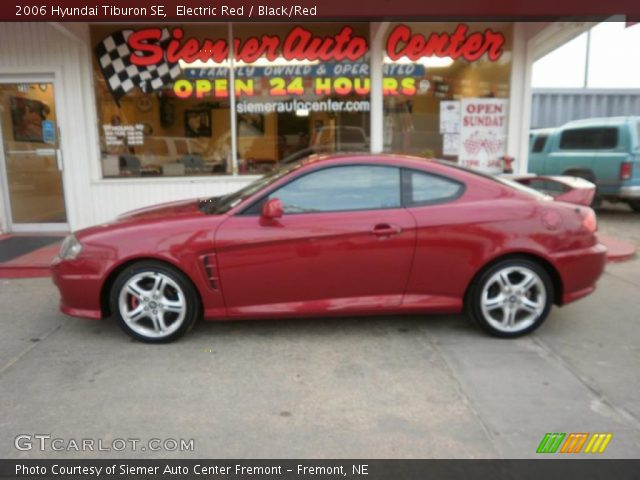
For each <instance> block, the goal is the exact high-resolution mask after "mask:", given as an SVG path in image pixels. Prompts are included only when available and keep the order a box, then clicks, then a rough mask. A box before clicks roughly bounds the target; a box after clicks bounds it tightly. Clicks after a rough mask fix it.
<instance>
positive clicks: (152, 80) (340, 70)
mask: <svg viewBox="0 0 640 480" xmlns="http://www.w3.org/2000/svg"><path fill="white" fill-rule="evenodd" d="M504 41H505V39H504V35H503V34H501V33H500V32H494V31H491V30H488V29H487V30H485V31H484V32H482V33H480V32H469V27H468V26H467V25H466V24H460V25H458V27H457V28H456V30H455V32H453V33H451V34H449V33H440V34H436V33H433V34H431V35H430V36H429V37H426V36H424V35H422V34H420V33H414V32H413V31H412V30H411V28H410V27H408V26H406V25H398V26H396V27H395V28H394V29H393V31H391V33H390V34H389V36H388V40H387V43H386V57H385V59H386V64H385V66H384V74H385V82H384V93H385V94H386V95H399V94H403V95H413V94H415V93H416V82H415V78H413V77H422V76H423V75H424V71H425V65H424V64H421V63H420V60H422V59H424V58H426V57H437V58H446V59H452V60H456V59H458V58H462V59H464V60H467V61H475V60H478V59H479V58H481V57H482V56H483V55H485V54H486V55H487V57H488V58H489V60H491V61H496V60H498V59H499V58H500V56H501V55H502V47H503V45H504ZM368 51H369V46H368V43H367V39H366V38H365V37H364V36H360V35H356V34H354V31H353V29H352V28H351V27H349V26H345V27H342V29H341V30H340V31H339V32H338V33H337V34H335V35H333V36H320V35H314V34H313V33H312V32H311V31H310V30H309V29H307V28H305V27H300V26H298V27H294V28H293V29H292V30H291V31H290V32H289V33H288V34H287V35H285V36H283V37H281V36H277V35H262V36H260V37H258V36H252V37H249V38H247V39H245V40H244V41H241V40H239V39H235V40H234V63H235V65H237V66H238V67H239V68H240V70H239V71H238V77H239V78H238V79H237V80H236V81H235V85H234V89H235V92H236V95H238V96H242V95H246V96H253V95H254V93H255V90H256V85H255V82H256V80H255V78H256V77H261V78H265V77H266V78H269V82H268V83H269V86H268V88H269V95H271V96H286V95H294V96H302V95H304V94H305V85H304V84H303V82H302V78H303V77H306V76H313V77H315V82H314V85H313V86H312V88H313V93H315V94H316V95H330V94H337V95H349V94H352V93H355V94H360V95H365V94H368V93H369V91H370V88H371V85H370V80H369V78H367V77H368V76H369V74H370V72H369V65H368V63H365V62H362V61H360V60H362V58H363V57H364V56H365V55H366V54H367V53H368ZM229 52H230V49H229V45H228V43H227V41H226V40H225V39H220V38H218V39H211V38H204V39H199V38H195V37H187V36H186V35H185V32H184V30H183V29H182V28H174V29H172V30H171V31H169V29H167V28H162V29H161V28H145V29H140V30H135V31H133V30H122V31H120V32H116V33H114V34H112V35H110V36H108V37H107V38H105V39H104V40H103V41H102V42H101V43H100V45H99V46H98V47H97V48H96V55H97V56H98V59H99V63H100V68H101V70H102V73H103V75H104V76H105V79H106V80H107V82H108V85H109V88H110V90H111V92H112V94H113V96H114V99H115V100H116V102H117V101H118V100H119V98H120V97H121V96H122V95H124V94H126V93H127V92H129V91H130V90H131V89H133V88H135V87H139V88H140V89H142V90H143V91H145V92H146V91H153V90H157V89H159V88H161V87H162V86H164V85H165V84H166V83H168V82H172V81H174V80H175V79H176V78H177V77H179V76H180V75H181V73H182V69H184V70H185V76H186V77H187V78H188V79H182V80H179V81H177V82H176V83H175V86H174V93H175V94H176V95H177V96H178V97H180V98H187V97H190V96H192V95H195V96H196V97H197V98H202V97H204V96H217V97H225V96H228V95H229V85H228V80H227V79H226V78H219V77H226V70H228V68H229ZM407 60H409V61H413V62H417V63H416V64H408V65H406V64H403V63H405V62H406V61H407ZM396 76H400V77H403V76H406V77H407V78H404V79H403V78H400V79H398V78H396ZM285 78H288V79H289V80H285ZM189 79H195V80H194V81H191V80H189Z"/></svg>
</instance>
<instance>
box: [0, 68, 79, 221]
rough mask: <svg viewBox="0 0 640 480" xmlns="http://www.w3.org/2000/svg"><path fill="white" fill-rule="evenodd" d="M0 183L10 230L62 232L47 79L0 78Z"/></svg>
mask: <svg viewBox="0 0 640 480" xmlns="http://www.w3.org/2000/svg"><path fill="white" fill-rule="evenodd" d="M0 128H1V130H2V147H1V148H0V177H1V178H0V180H1V181H2V185H1V186H2V190H3V194H4V204H5V208H6V210H7V211H6V218H7V219H8V222H7V223H8V225H9V229H10V230H13V231H25V230H31V231H37V230H66V229H67V213H66V210H65V203H64V191H63V186H62V156H61V152H60V139H59V138H58V132H59V130H58V123H57V118H56V108H55V101H54V86H53V82H52V81H51V79H49V81H44V82H42V83H40V82H38V83H35V82H28V83H3V82H2V79H0Z"/></svg>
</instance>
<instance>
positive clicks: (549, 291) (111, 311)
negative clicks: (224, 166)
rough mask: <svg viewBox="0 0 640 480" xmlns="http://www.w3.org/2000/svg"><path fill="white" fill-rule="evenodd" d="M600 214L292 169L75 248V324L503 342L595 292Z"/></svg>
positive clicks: (493, 193) (61, 266)
mask: <svg viewBox="0 0 640 480" xmlns="http://www.w3.org/2000/svg"><path fill="white" fill-rule="evenodd" d="M595 230H596V218H595V215H594V212H593V211H592V210H591V209H590V208H589V207H587V206H577V205H574V204H568V203H563V202H561V201H557V200H554V199H553V198H552V197H550V196H547V195H544V194H541V193H538V192H536V191H534V190H531V189H529V188H527V187H524V186H522V185H520V184H517V183H515V182H512V181H509V180H506V179H502V178H494V177H490V176H485V175H482V174H478V173H475V172H472V171H468V170H465V169H461V168H459V167H456V166H453V165H450V164H447V163H445V162H438V161H430V160H424V159H420V158H412V157H406V156H399V155H372V154H351V155H347V156H344V155H342V156H340V155H338V156H336V155H334V156H325V157H318V158H310V159H307V160H305V161H303V162H300V163H296V164H293V165H287V166H285V167H284V168H282V169H280V170H277V171H275V172H273V173H271V174H269V175H268V176H266V177H263V178H260V179H259V180H257V181H255V182H253V183H252V184H250V185H248V186H246V187H244V188H243V189H241V190H239V191H237V192H235V193H231V194H229V195H226V196H223V197H218V198H210V199H207V200H189V201H181V202H173V203H168V204H164V205H159V206H155V207H150V208H144V209H141V210H136V211H134V212H131V213H128V214H125V215H123V216H121V217H119V218H118V219H117V220H115V221H114V222H112V223H109V224H106V225H100V226H96V227H92V228H88V229H85V230H81V231H78V232H76V233H75V235H71V236H69V237H67V239H66V240H65V241H64V242H63V245H62V247H61V250H60V253H59V256H58V257H56V259H55V260H54V263H53V266H52V268H53V277H54V280H55V283H56V284H57V286H58V288H59V289H60V293H61V296H62V300H61V309H62V311H63V312H65V313H67V314H69V315H75V316H80V317H87V318H93V319H99V318H102V317H105V316H109V315H114V316H115V317H116V318H117V320H118V322H119V323H120V325H121V326H122V328H123V329H124V330H125V331H126V332H127V333H128V334H129V335H131V336H133V337H135V338H137V339H139V340H142V341H145V342H167V341H171V340H174V339H176V338H178V337H179V336H181V335H182V334H184V333H185V332H186V331H187V330H188V329H189V328H190V327H191V326H192V325H193V324H194V322H196V321H197V320H198V319H200V318H201V317H204V318H206V319H208V320H235V319H255V318H284V317H309V316H338V315H343V316H352V315H373V314H391V313H393V314H401V313H411V314H422V313H428V312H437V313H445V312H446V313H458V312H461V311H462V310H463V309H466V311H467V312H468V314H469V316H470V317H471V318H473V319H474V320H475V321H476V322H477V323H478V324H479V325H480V326H481V327H482V328H483V329H485V330H486V331H487V332H489V333H490V334H493V335H496V336H500V337H516V336H519V335H523V334H525V333H528V332H531V331H532V330H534V329H536V328H537V327H539V326H540V324H541V323H542V322H543V321H544V320H545V318H546V317H547V315H548V314H549V311H550V309H551V306H552V304H556V305H564V304H566V303H569V302H572V301H574V300H576V299H578V298H580V297H583V296H585V295H588V294H589V293H591V292H592V291H593V290H594V288H595V283H596V281H597V280H598V277H600V275H601V273H602V271H603V268H604V265H605V261H606V249H605V247H603V246H602V245H601V244H600V243H599V242H598V239H597V237H596V235H595Z"/></svg>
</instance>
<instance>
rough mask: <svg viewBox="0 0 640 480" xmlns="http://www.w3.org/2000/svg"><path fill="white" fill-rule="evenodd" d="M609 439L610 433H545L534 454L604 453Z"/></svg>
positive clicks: (611, 435) (611, 436)
mask: <svg viewBox="0 0 640 480" xmlns="http://www.w3.org/2000/svg"><path fill="white" fill-rule="evenodd" d="M611 438H613V434H611V433H593V434H590V433H569V434H567V433H545V434H544V437H542V441H541V442H540V444H539V445H538V449H537V450H536V453H604V451H605V450H606V448H607V446H608V445H609V442H610V441H611ZM585 445H586V446H585ZM583 449H584V450H583Z"/></svg>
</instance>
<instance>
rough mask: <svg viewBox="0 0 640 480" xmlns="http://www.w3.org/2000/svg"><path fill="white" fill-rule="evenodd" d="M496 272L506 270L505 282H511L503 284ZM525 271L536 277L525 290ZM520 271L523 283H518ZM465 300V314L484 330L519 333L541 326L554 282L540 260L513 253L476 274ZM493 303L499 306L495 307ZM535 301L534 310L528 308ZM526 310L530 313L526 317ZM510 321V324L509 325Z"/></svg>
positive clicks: (496, 333) (502, 334)
mask: <svg viewBox="0 0 640 480" xmlns="http://www.w3.org/2000/svg"><path fill="white" fill-rule="evenodd" d="M499 272H502V273H503V274H504V273H505V272H509V273H508V275H507V278H508V282H513V283H510V286H509V287H504V288H503V287H502V285H503V282H501V281H499V280H497V277H498V276H499V275H498V274H499ZM525 274H526V275H529V274H533V275H532V276H533V277H536V278H535V279H534V280H532V282H534V283H533V284H532V286H531V287H530V288H528V289H526V292H525V283H527V282H524V279H525V278H529V277H528V276H526V275H525ZM519 275H520V276H521V282H522V283H518V279H519ZM505 283H506V282H505ZM518 285H520V287H519V286H518ZM514 298H515V300H514ZM465 300H466V309H467V313H468V315H469V316H470V317H471V319H472V320H474V321H475V322H476V323H477V324H478V325H479V326H480V328H482V329H483V330H484V331H485V332H487V333H489V334H490V335H493V336H495V337H501V338H515V337H520V336H523V335H526V334H528V333H530V332H532V331H534V330H535V329H537V328H538V327H540V325H542V323H543V322H544V321H545V319H546V318H547V316H548V315H549V312H550V311H551V306H552V304H553V300H554V291H553V282H552V281H551V278H550V277H549V274H548V273H547V271H546V270H545V269H544V268H543V267H542V266H541V265H540V264H538V263H536V262H534V261H532V260H529V259H527V258H521V257H512V258H508V259H505V260H502V261H499V262H497V263H495V264H493V265H491V266H490V267H489V268H487V269H485V270H483V271H482V272H481V273H480V274H478V276H477V277H476V278H474V280H473V281H472V283H471V285H470V287H469V290H468V294H467V297H466V299H465ZM494 304H495V305H499V306H495V307H494V306H493V305H494ZM534 304H535V305H536V312H535V313H534V312H532V311H530V310H531V309H532V305H534ZM512 312H514V313H512ZM523 312H524V313H523ZM527 314H529V317H527V319H526V320H525V319H524V317H525V316H526V315H527ZM511 319H513V320H512V321H511ZM510 323H511V325H512V327H509V324H510ZM518 324H519V325H518Z"/></svg>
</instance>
